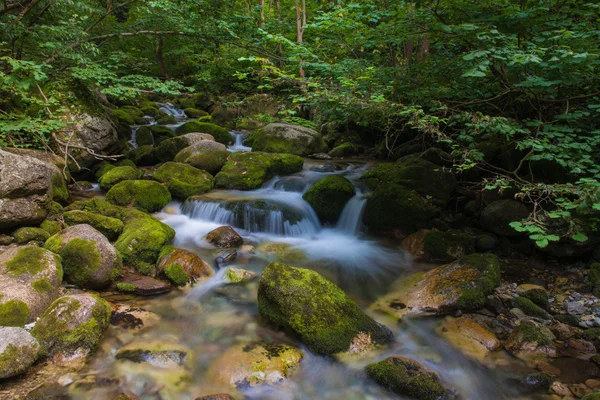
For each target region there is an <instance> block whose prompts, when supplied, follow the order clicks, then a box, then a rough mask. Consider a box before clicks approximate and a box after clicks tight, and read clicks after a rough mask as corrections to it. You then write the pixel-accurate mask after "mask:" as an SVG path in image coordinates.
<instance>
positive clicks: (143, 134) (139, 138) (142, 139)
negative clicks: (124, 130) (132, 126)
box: [135, 126, 154, 146]
mask: <svg viewBox="0 0 600 400" xmlns="http://www.w3.org/2000/svg"><path fill="white" fill-rule="evenodd" d="M135 143H136V144H137V145H138V146H148V145H150V146H153V145H154V136H153V135H152V131H151V130H150V127H149V126H142V127H140V128H139V129H138V130H137V132H136V133H135Z"/></svg>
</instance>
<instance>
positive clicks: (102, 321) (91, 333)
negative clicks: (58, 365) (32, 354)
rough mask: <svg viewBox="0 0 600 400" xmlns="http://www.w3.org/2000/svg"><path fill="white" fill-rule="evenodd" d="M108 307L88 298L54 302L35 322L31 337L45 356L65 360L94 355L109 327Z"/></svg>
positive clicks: (74, 296) (67, 297) (80, 295)
mask: <svg viewBox="0 0 600 400" xmlns="http://www.w3.org/2000/svg"><path fill="white" fill-rule="evenodd" d="M110 315H111V308H110V304H109V303H108V302H107V301H106V300H103V299H101V298H99V297H96V296H92V295H89V294H75V295H69V296H64V297H61V298H59V299H57V300H56V301H55V302H54V303H52V304H51V305H50V307H48V309H47V310H46V311H45V312H44V313H43V314H42V316H41V317H40V319H39V320H38V321H37V322H36V324H35V326H34V327H33V329H32V330H31V334H32V335H33V337H35V338H36V339H37V340H38V341H39V343H40V344H41V346H42V351H43V353H44V354H46V355H49V356H53V355H57V354H61V355H63V356H64V357H71V356H74V355H77V356H86V355H87V354H89V353H91V352H93V351H94V350H95V349H96V348H97V347H98V345H99V344H100V340H101V339H102V337H103V336H104V332H105V331H106V329H107V328H108V325H109V324H110Z"/></svg>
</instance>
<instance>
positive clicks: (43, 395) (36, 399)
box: [25, 383, 71, 400]
mask: <svg viewBox="0 0 600 400" xmlns="http://www.w3.org/2000/svg"><path fill="white" fill-rule="evenodd" d="M25 400H71V396H70V395H69V393H68V390H67V389H66V388H65V387H63V386H61V385H59V384H58V383H44V384H42V385H41V386H39V387H37V388H35V389H34V390H32V391H31V392H29V393H27V396H25Z"/></svg>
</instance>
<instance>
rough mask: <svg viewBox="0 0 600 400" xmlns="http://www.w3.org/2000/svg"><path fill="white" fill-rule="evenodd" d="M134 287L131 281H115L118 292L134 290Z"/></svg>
mask: <svg viewBox="0 0 600 400" xmlns="http://www.w3.org/2000/svg"><path fill="white" fill-rule="evenodd" d="M136 289H137V288H136V286H135V285H133V284H131V283H123V282H121V283H117V290H118V291H120V292H134V291H135V290H136Z"/></svg>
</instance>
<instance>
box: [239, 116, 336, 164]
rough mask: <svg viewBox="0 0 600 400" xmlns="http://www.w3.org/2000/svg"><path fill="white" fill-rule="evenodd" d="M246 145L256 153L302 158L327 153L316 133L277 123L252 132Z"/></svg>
mask: <svg viewBox="0 0 600 400" xmlns="http://www.w3.org/2000/svg"><path fill="white" fill-rule="evenodd" d="M246 145H248V146H252V148H253V149H254V150H256V151H264V152H267V153H289V154H295V155H298V156H302V157H306V156H309V155H311V154H314V153H322V152H326V151H327V145H326V144H325V142H324V141H323V139H322V138H321V135H320V134H319V133H318V132H317V131H315V130H313V129H310V128H305V127H303V126H300V125H292V124H286V123H279V122H277V123H271V124H269V125H267V126H265V127H264V128H261V129H258V130H256V131H254V132H252V134H251V135H250V137H249V138H248V139H247V141H246Z"/></svg>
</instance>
